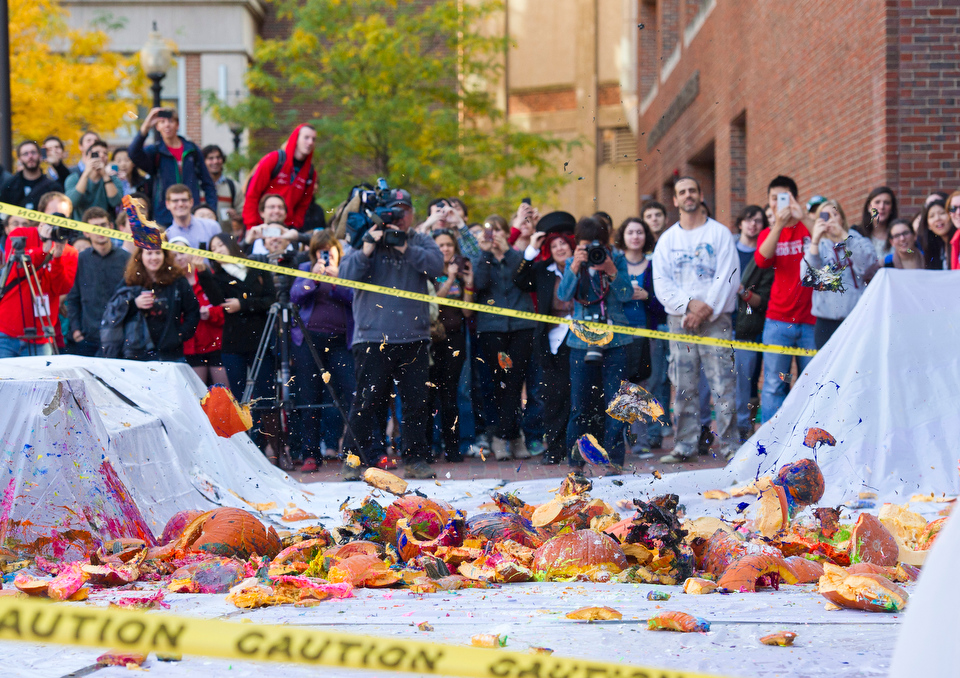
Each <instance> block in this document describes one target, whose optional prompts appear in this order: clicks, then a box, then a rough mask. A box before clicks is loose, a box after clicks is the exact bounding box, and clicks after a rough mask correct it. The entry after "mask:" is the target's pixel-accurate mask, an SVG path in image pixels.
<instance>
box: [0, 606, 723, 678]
mask: <svg viewBox="0 0 960 678" xmlns="http://www.w3.org/2000/svg"><path fill="white" fill-rule="evenodd" d="M0 640H14V641H24V642H30V643H55V644H59V645H82V646H86V647H104V648H109V649H112V650H118V651H121V652H129V653H138V654H144V655H146V654H149V653H151V652H155V653H160V654H177V653H179V654H184V655H198V656H202V657H222V658H226V659H235V660H236V659H240V660H248V661H261V662H283V663H297V664H311V665H314V666H334V667H340V668H348V669H367V670H372V671H400V672H407V673H419V674H425V675H444V676H464V677H465V678H466V677H475V678H559V677H561V676H562V677H563V678H717V677H716V676H709V675H707V674H703V673H692V672H688V671H677V670H674V669H660V668H650V667H644V666H630V665H627V664H615V663H612V662H600V661H593V660H590V659H584V658H577V659H572V658H567V657H556V656H553V655H546V654H523V653H521V652H511V651H507V650H502V649H488V648H478V647H470V646H457V645H442V644H439V643H427V642H423V641H417V640H405V639H399V638H380V637H376V636H365V635H354V634H348V633H338V632H330V631H322V630H315V629H308V628H294V627H291V626H268V625H265V624H241V623H236V622H228V621H221V620H215V619H195V618H190V617H180V616H175V615H168V614H159V613H153V612H151V613H146V612H140V611H134V610H120V609H114V608H96V607H88V606H82V607H81V606H74V605H65V604H63V603H54V602H46V601H41V600H30V599H22V598H11V597H4V598H0Z"/></svg>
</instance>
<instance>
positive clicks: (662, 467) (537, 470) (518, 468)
mask: <svg viewBox="0 0 960 678" xmlns="http://www.w3.org/2000/svg"><path fill="white" fill-rule="evenodd" d="M672 449H673V438H665V439H664V441H663V449H661V450H654V452H656V453H657V455H656V456H655V457H654V458H653V459H638V458H637V456H636V455H632V454H628V455H627V464H626V466H627V472H628V473H637V474H642V473H652V472H653V471H660V472H661V473H676V472H678V471H691V470H694V469H699V468H718V467H721V466H723V465H724V461H723V458H722V457H720V456H719V454H718V452H717V449H718V446H717V445H714V446H713V449H712V450H711V453H710V455H709V456H702V457H699V458H698V460H697V461H696V462H691V463H686V464H661V463H660V462H659V457H660V456H661V455H664V454H667V453H668V452H670V451H671V450H672ZM433 467H434V468H435V469H436V471H437V479H438V480H444V479H446V480H474V479H477V478H501V479H503V480H507V481H518V480H521V481H522V480H536V479H539V478H561V477H563V476H565V475H566V474H567V473H569V472H570V467H569V466H567V465H566V464H563V465H560V466H545V465H542V464H540V463H539V457H532V458H530V459H528V460H526V461H523V462H519V461H511V462H506V461H504V462H498V461H495V460H494V459H493V458H492V457H488V458H487V461H485V462H484V461H481V460H480V458H479V457H466V458H465V459H464V461H463V462H462V463H459V464H451V463H446V462H443V463H437V464H434V465H433ZM591 468H592V467H590V466H589V465H588V466H587V470H586V472H587V475H596V474H595V473H591V472H590V469H591ZM397 473H398V474H399V475H401V476H402V475H403V467H402V466H401V467H400V468H399V469H398V470H397ZM448 473H449V474H450V475H449V477H448V476H447V474H448ZM290 475H291V477H293V478H296V479H297V480H299V481H300V482H305V483H317V482H331V481H339V480H340V462H339V461H333V462H330V461H327V462H326V463H324V464H323V465H321V466H320V468H319V469H318V470H317V471H316V472H314V473H300V472H298V471H293V472H291V473H290Z"/></svg>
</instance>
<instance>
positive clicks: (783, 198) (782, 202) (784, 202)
mask: <svg viewBox="0 0 960 678" xmlns="http://www.w3.org/2000/svg"><path fill="white" fill-rule="evenodd" d="M784 207H790V194H789V193H787V192H784V193H777V211H778V212H779V211H780V210H782V209H783V208H784Z"/></svg>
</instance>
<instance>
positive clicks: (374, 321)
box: [340, 189, 443, 480]
mask: <svg viewBox="0 0 960 678" xmlns="http://www.w3.org/2000/svg"><path fill="white" fill-rule="evenodd" d="M381 196H382V197H381V200H382V202H383V203H384V205H385V207H386V208H387V209H388V210H389V209H391V208H397V211H398V212H399V213H400V214H402V216H401V217H399V218H397V219H396V222H395V223H393V224H390V225H387V224H384V225H378V224H374V225H373V226H372V227H371V228H370V229H369V231H367V233H366V234H365V235H364V236H363V240H362V245H361V247H359V248H353V247H351V248H349V249H348V250H347V253H346V254H345V255H344V258H343V262H342V263H341V264H340V276H341V277H342V278H345V279H347V280H356V281H362V282H367V283H372V284H374V285H380V286H383V287H390V288H394V289H397V290H405V291H409V292H419V293H421V294H426V292H427V285H428V284H431V281H432V280H433V279H434V278H436V277H437V276H439V275H441V274H442V273H443V254H441V252H440V248H439V247H437V245H436V243H434V241H433V239H432V238H431V237H430V236H428V235H424V234H422V233H411V232H410V230H411V226H412V225H413V219H414V212H413V203H412V201H411V198H410V193H409V192H407V191H405V190H403V189H395V190H391V191H385V192H384V193H381ZM389 218H391V219H393V218H394V216H393V215H390V216H389ZM353 319H354V332H353V356H354V361H355V362H356V365H357V368H356V376H357V397H356V399H355V400H354V403H353V407H352V408H351V410H350V429H351V430H352V432H353V434H354V436H356V439H355V440H353V439H350V436H348V440H347V441H346V442H347V444H346V445H345V448H346V451H349V452H355V453H357V454H358V455H359V456H360V459H361V462H362V464H363V465H364V466H374V465H377V464H378V462H380V461H382V458H384V457H385V456H386V455H385V454H384V452H385V451H384V450H383V449H382V447H381V449H374V448H375V447H378V446H382V441H381V440H380V435H379V432H380V430H381V428H382V427H383V425H384V423H385V422H386V419H387V408H388V405H389V404H390V400H391V395H392V394H393V390H394V383H396V388H397V391H398V393H399V395H400V398H401V400H402V402H403V408H404V412H403V415H404V421H403V448H404V449H403V461H404V465H405V476H406V477H407V478H435V477H436V473H435V472H434V471H433V469H432V468H431V467H430V466H429V464H427V462H426V461H425V459H426V458H427V456H428V455H429V451H430V447H429V444H428V442H427V431H428V430H429V427H428V408H427V381H428V380H429V363H430V359H429V346H430V309H429V304H427V303H426V302H423V301H412V300H407V299H403V298H400V297H395V298H390V297H387V296H384V295H382V294H378V293H373V292H365V291H357V292H356V293H355V295H354V300H353ZM343 477H344V480H359V478H360V469H359V468H356V467H350V466H347V465H344V469H343Z"/></svg>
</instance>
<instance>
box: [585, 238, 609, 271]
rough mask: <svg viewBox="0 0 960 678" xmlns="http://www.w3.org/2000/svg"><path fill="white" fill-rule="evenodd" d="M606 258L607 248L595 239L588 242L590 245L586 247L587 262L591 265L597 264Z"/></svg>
mask: <svg viewBox="0 0 960 678" xmlns="http://www.w3.org/2000/svg"><path fill="white" fill-rule="evenodd" d="M606 260H607V248H606V247H604V246H603V245H601V244H600V243H599V242H598V241H596V240H595V241H593V242H592V243H590V246H589V247H587V262H589V264H590V265H591V266H599V265H600V264H602V263H603V262H604V261H606Z"/></svg>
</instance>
